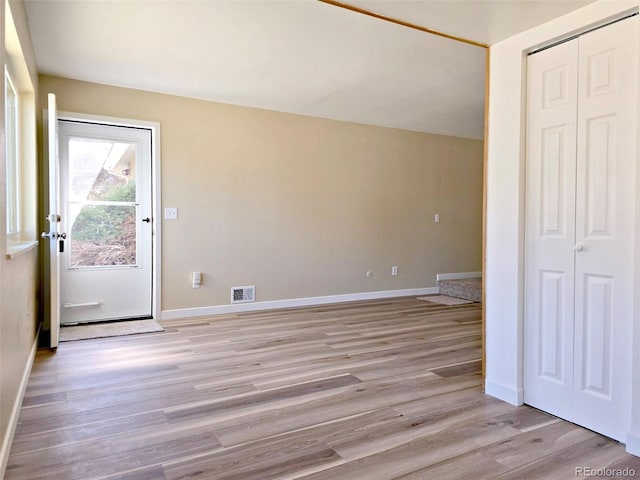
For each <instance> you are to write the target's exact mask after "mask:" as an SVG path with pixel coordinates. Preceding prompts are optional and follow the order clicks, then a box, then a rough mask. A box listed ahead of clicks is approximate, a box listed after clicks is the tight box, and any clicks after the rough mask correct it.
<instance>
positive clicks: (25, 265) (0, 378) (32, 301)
mask: <svg viewBox="0 0 640 480" xmlns="http://www.w3.org/2000/svg"><path fill="white" fill-rule="evenodd" d="M10 5H11V11H12V12H13V18H14V21H15V25H16V29H17V34H18V36H19V38H20V47H21V50H22V51H21V52H20V56H23V57H24V58H23V60H24V61H25V62H26V69H24V71H23V72H22V73H23V74H24V75H26V76H27V77H30V78H29V79H28V80H27V81H28V82H30V83H32V84H33V86H34V88H35V90H36V91H37V80H38V79H37V76H36V75H35V60H34V56H33V49H32V46H31V40H30V37H29V28H28V26H27V23H26V14H25V11H24V5H23V3H22V2H21V1H11V3H10ZM6 13H7V12H5V9H4V2H0V20H1V21H0V25H2V27H0V28H1V30H0V37H4V24H5V22H4V18H5V14H6ZM0 52H1V53H0V56H1V57H2V62H3V63H4V61H5V54H4V50H3V49H0ZM14 53H15V52H14ZM22 80H26V79H24V78H23V79H22ZM0 88H1V89H2V90H1V91H4V75H0ZM0 111H4V95H0ZM30 118H31V120H33V115H31V117H30ZM31 129H32V131H35V127H34V125H32V128H31ZM0 138H2V141H1V142H0V157H1V159H0V186H1V188H0V192H1V195H0V239H2V241H0V284H1V289H0V478H1V477H2V476H3V468H4V461H5V460H6V455H7V454H8V448H9V443H10V440H11V438H10V433H11V431H10V428H9V427H10V421H11V415H12V412H13V411H14V408H17V407H19V401H20V399H21V398H20V393H21V390H20V387H21V381H22V378H23V376H24V375H25V371H26V367H27V366H28V365H29V360H30V352H31V349H32V346H33V345H34V341H35V339H36V333H37V324H38V321H39V318H38V314H37V308H38V304H37V300H36V299H37V297H38V292H39V282H38V249H37V248H36V249H32V250H30V251H28V252H26V253H24V254H22V255H20V256H18V257H15V258H12V259H11V260H9V259H7V256H6V254H7V245H6V242H5V241H4V238H5V235H6V196H5V185H6V181H5V153H4V152H5V146H4V115H0ZM32 141H33V145H32V146H31V147H30V153H31V155H33V153H34V152H35V139H32ZM24 151H29V148H26V149H24ZM27 156H28V154H27ZM25 163H26V164H29V165H33V164H35V159H34V158H31V159H26V160H25ZM27 170H29V169H27ZM29 171H31V170H29ZM31 175H33V173H31ZM31 180H33V178H31ZM26 187H27V188H26V196H25V198H26V199H27V200H28V203H29V204H30V207H29V208H26V209H25V211H26V212H27V213H26V214H25V216H23V219H22V220H23V224H26V225H27V226H28V230H29V232H28V233H27V235H30V236H33V234H34V232H33V229H34V228H35V227H34V226H35V224H36V219H35V216H36V211H35V204H36V201H35V198H32V197H34V195H35V189H34V188H32V186H31V184H29V183H28V184H27V185H26ZM14 422H15V418H14Z"/></svg>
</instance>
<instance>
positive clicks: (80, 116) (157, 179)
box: [58, 110, 162, 320]
mask: <svg viewBox="0 0 640 480" xmlns="http://www.w3.org/2000/svg"><path fill="white" fill-rule="evenodd" d="M60 120H67V121H76V122H86V123H98V124H105V125H114V126H116V127H134V128H145V129H148V130H150V131H151V212H152V220H151V256H152V260H151V268H152V272H151V296H152V297H153V298H152V301H151V317H152V318H154V319H156V320H158V319H159V318H160V312H161V311H162V299H161V294H162V288H161V279H162V263H161V262H160V253H161V252H162V249H161V242H162V238H161V237H162V217H161V205H162V202H161V198H162V196H161V191H160V187H161V184H162V182H161V178H162V176H161V173H162V170H161V162H160V143H161V142H160V123H159V122H150V121H146V120H134V119H129V118H120V117H109V116H106V115H91V114H87V113H75V112H67V111H62V110H59V111H58V121H60Z"/></svg>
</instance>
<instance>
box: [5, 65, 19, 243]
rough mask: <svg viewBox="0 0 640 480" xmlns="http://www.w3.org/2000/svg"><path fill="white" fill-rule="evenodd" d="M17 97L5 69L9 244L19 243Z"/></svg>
mask: <svg viewBox="0 0 640 480" xmlns="http://www.w3.org/2000/svg"><path fill="white" fill-rule="evenodd" d="M18 125H19V119H18V95H17V93H16V89H15V87H14V86H13V81H12V80H11V77H10V75H9V72H8V70H7V69H6V68H5V134H6V144H5V145H6V162H7V165H6V172H7V173H6V178H7V240H8V243H9V244H12V243H16V242H19V241H20V162H19V158H20V157H19V152H18V144H19V142H18V139H19V136H18V135H19V129H18Z"/></svg>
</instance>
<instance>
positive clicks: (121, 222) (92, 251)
mask: <svg viewBox="0 0 640 480" xmlns="http://www.w3.org/2000/svg"><path fill="white" fill-rule="evenodd" d="M71 207H73V206H71ZM70 210H73V208H71V209H70ZM78 210H79V211H78V212H77V214H76V215H73V212H70V213H71V217H72V218H73V224H72V226H71V236H70V239H69V240H70V244H71V245H70V246H71V251H70V255H69V267H71V268H78V267H99V266H115V265H120V266H123V265H129V266H134V265H136V263H137V262H136V243H137V242H136V240H137V238H136V237H137V232H136V207H135V206H130V205H129V206H120V205H84V206H82V207H80V208H79V209H78Z"/></svg>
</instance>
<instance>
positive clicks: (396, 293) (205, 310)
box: [160, 287, 438, 320]
mask: <svg viewBox="0 0 640 480" xmlns="http://www.w3.org/2000/svg"><path fill="white" fill-rule="evenodd" d="M437 293H438V287H428V288H408V289H404V290H384V291H379V292H362V293H347V294H343V295H328V296H324V297H306V298H291V299H287V300H271V301H266V302H253V303H240V304H230V305H213V306H210V307H196V308H179V309H174V310H163V311H162V312H161V313H160V319H161V320H175V319H178V318H192V317H203V316H207V315H218V314H224V313H237V312H254V311H257V310H274V309H277V308H292V307H310V306H314V305H325V304H329V303H342V302H355V301H358V300H375V299H380V298H392V297H411V296H418V295H431V294H437Z"/></svg>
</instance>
